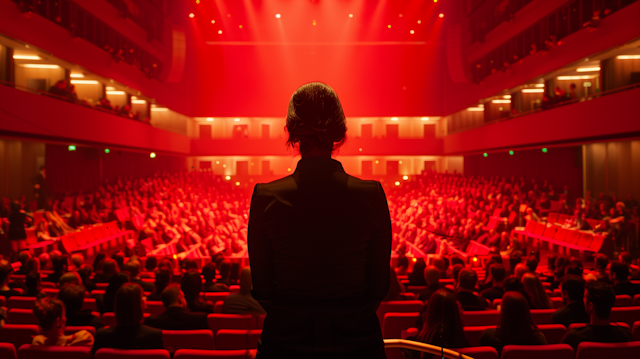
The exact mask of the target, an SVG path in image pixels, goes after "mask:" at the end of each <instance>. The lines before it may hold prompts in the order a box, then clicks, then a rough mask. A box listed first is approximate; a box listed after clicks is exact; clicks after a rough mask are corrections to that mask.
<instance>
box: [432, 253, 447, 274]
mask: <svg viewBox="0 0 640 359" xmlns="http://www.w3.org/2000/svg"><path fill="white" fill-rule="evenodd" d="M431 265H432V266H434V267H436V268H438V270H440V271H443V270H444V259H442V257H440V256H435V257H433V262H432V264H431Z"/></svg>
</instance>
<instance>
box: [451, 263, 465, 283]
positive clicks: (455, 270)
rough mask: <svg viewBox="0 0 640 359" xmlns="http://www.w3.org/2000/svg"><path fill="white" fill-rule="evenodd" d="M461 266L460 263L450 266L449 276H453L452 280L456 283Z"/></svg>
mask: <svg viewBox="0 0 640 359" xmlns="http://www.w3.org/2000/svg"><path fill="white" fill-rule="evenodd" d="M462 268H464V266H463V265H461V264H456V265H454V266H453V267H451V278H453V281H454V282H455V283H458V277H459V276H460V271H461V270H462Z"/></svg>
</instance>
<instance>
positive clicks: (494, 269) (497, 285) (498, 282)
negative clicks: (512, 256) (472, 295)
mask: <svg viewBox="0 0 640 359" xmlns="http://www.w3.org/2000/svg"><path fill="white" fill-rule="evenodd" d="M506 277H507V271H506V269H505V268H504V266H503V265H502V264H492V265H491V278H492V280H491V283H492V286H491V288H489V289H485V290H483V291H482V292H480V296H481V297H483V298H486V299H487V300H488V301H489V302H491V303H493V300H494V299H498V298H502V296H503V295H504V280H505V278H506Z"/></svg>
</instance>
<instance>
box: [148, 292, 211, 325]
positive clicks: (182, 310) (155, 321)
mask: <svg viewBox="0 0 640 359" xmlns="http://www.w3.org/2000/svg"><path fill="white" fill-rule="evenodd" d="M160 299H161V300H162V304H164V307H165V311H164V313H162V314H157V315H152V316H150V317H148V318H146V319H145V320H144V324H145V325H148V326H150V327H154V328H157V329H162V330H195V329H209V324H208V322H207V313H198V312H196V313H190V312H189V309H188V308H187V301H186V300H185V298H184V293H182V291H181V290H180V286H178V285H177V284H172V285H170V286H168V287H166V288H165V289H164V290H163V291H162V294H161V295H160Z"/></svg>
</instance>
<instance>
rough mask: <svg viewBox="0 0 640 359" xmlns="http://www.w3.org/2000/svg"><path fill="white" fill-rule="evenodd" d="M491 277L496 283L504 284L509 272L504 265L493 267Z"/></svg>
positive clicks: (494, 265)
mask: <svg viewBox="0 0 640 359" xmlns="http://www.w3.org/2000/svg"><path fill="white" fill-rule="evenodd" d="M491 277H492V278H493V281H494V282H495V283H502V282H504V279H505V278H506V277H507V270H506V269H505V268H504V266H503V265H502V264H493V265H491Z"/></svg>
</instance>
